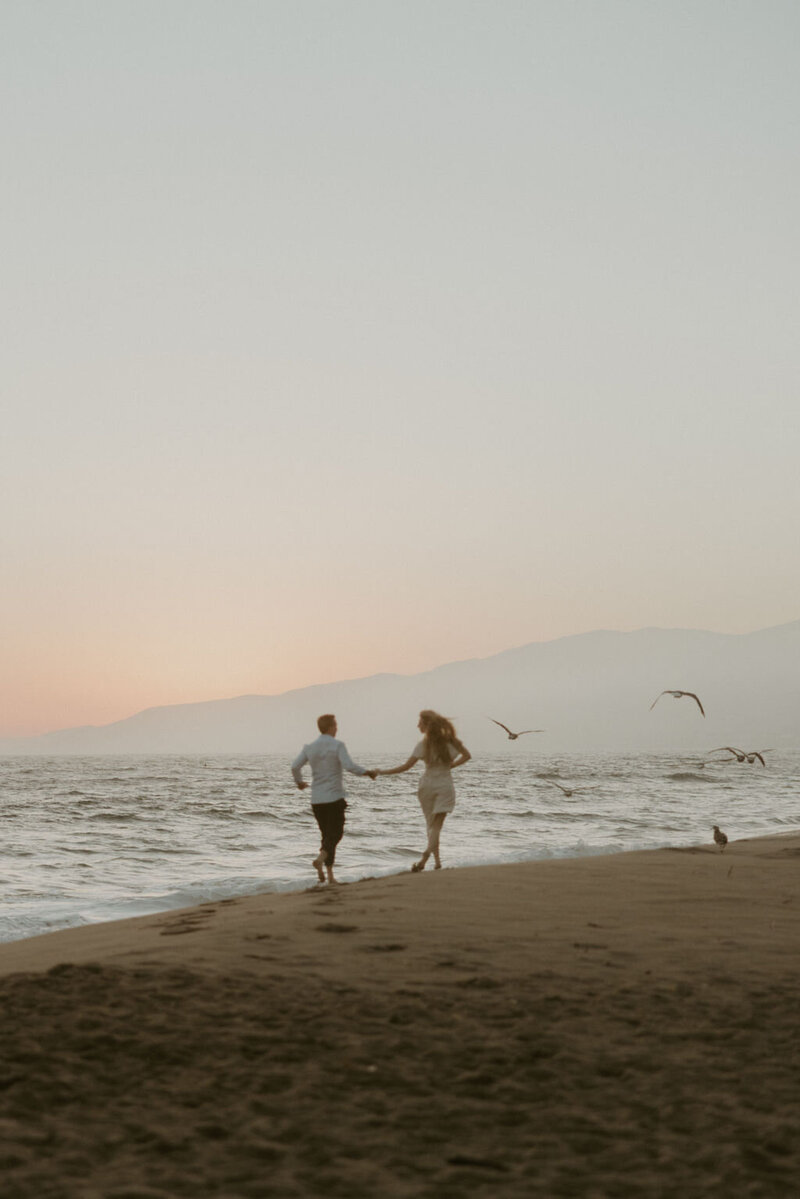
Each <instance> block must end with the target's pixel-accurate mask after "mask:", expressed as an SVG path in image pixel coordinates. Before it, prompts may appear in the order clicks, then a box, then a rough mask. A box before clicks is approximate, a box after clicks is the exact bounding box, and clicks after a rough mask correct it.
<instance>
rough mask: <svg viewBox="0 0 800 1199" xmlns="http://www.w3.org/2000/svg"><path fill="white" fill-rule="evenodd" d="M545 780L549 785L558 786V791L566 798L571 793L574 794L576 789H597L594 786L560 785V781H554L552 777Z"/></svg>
mask: <svg viewBox="0 0 800 1199" xmlns="http://www.w3.org/2000/svg"><path fill="white" fill-rule="evenodd" d="M545 782H546V783H549V784H550V786H551V787H558V789H559V791H563V792H564V794H565V795H566V796H567V798H568V799H569V797H570V796H571V795H574V794H575V792H576V791H596V790H597V788H596V787H562V786H561V783H554V782H553V780H552V779H545Z"/></svg>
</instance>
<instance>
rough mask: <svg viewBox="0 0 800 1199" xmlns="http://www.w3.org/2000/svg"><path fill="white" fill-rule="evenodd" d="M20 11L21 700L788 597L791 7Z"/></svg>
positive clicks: (458, 650) (461, 3) (99, 700)
mask: <svg viewBox="0 0 800 1199" xmlns="http://www.w3.org/2000/svg"><path fill="white" fill-rule="evenodd" d="M0 18H1V19H0V113H1V114H2V115H0V131H1V133H2V146H1V147H0V148H1V149H2V155H3V161H4V164H5V166H6V170H5V172H4V176H5V183H4V187H3V190H2V198H0V205H2V214H3V222H2V225H3V244H2V261H3V267H2V280H3V313H2V317H3V320H2V323H3V334H4V335H3V352H2V357H1V358H0V363H1V366H0V372H1V373H0V388H1V390H0V395H2V405H3V420H2V431H3V437H2V482H1V483H0V503H1V511H2V516H0V555H1V556H2V574H3V587H2V600H1V603H2V608H1V609H0V622H1V624H0V627H1V629H2V632H1V633H0V637H1V638H2V641H1V642H0V656H1V660H0V692H1V694H0V734H2V733H17V732H18V733H27V732H36V731H40V730H44V729H50V728H57V727H63V726H69V725H74V724H83V723H105V722H107V721H109V720H114V719H118V718H121V717H124V716H127V715H130V714H131V713H133V712H134V711H136V710H138V709H140V708H142V707H146V706H149V705H151V704H161V703H175V702H185V701H191V700H199V699H211V698H221V697H224V696H228V695H236V694H242V693H247V692H261V693H272V692H276V691H282V690H286V689H288V688H290V687H295V686H304V685H306V684H309V683H313V682H322V681H327V680H332V679H337V678H345V677H351V676H358V675H365V674H371V673H374V672H378V671H387V670H388V671H400V672H415V671H418V670H422V669H426V668H428V667H430V666H434V665H437V664H439V663H441V662H446V661H451V660H454V659H458V658H465V657H473V656H483V655H486V654H490V653H492V652H495V651H498V650H502V649H506V648H508V647H510V646H513V645H519V644H523V643H525V642H528V641H536V640H543V639H549V638H552V637H557V636H561V635H564V634H568V633H574V632H581V631H585V630H588V629H593V628H599V627H605V628H616V629H628V628H636V627H640V626H646V625H662V626H690V627H704V628H710V629H715V630H720V631H729V632H737V631H744V630H749V629H754V628H758V627H762V626H766V625H771V624H778V623H781V622H783V621H788V620H793V619H796V618H797V617H798V616H800V598H799V597H800V554H798V521H797V514H798V511H799V510H800V503H799V501H800V494H799V491H800V489H799V487H798V451H799V450H800V405H799V404H798V390H799V389H798V383H799V382H800V369H798V368H799V367H800V338H798V315H799V311H798V262H800V244H798V242H799V241H800V239H799V238H798V215H797V214H798V212H799V211H800V187H799V186H798V184H799V183H800V165H799V162H800V149H799V147H800V138H798V129H799V128H800V71H798V57H797V48H798V45H800V7H799V6H798V5H797V4H796V3H795V2H794V0H786V2H785V3H784V2H778V0H752V2H738V0H725V2H722V0H720V2H711V0H709V2H704V0H686V2H685V3H682V2H679V0H663V2H658V0H655V2H653V0H651V2H648V3H647V4H644V3H641V4H640V3H638V2H637V0H625V2H613V0H574V2H569V0H479V2H478V0H392V2H385V0H338V2H337V0H324V2H323V0H261V2H256V0H214V2H211V0H157V2H155V0H152V2H151V0H125V2H118V0H85V2H81V0H57V2H56V0H3V4H2V9H1V10H0Z"/></svg>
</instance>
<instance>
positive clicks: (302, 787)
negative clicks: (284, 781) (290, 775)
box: [297, 779, 308, 791]
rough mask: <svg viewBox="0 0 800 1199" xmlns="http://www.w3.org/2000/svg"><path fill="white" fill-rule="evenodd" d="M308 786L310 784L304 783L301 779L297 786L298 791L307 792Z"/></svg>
mask: <svg viewBox="0 0 800 1199" xmlns="http://www.w3.org/2000/svg"><path fill="white" fill-rule="evenodd" d="M307 786H308V783H306V782H304V781H303V780H302V779H301V780H300V782H299V783H298V784H297V790H298V791H305V789H306V787H307Z"/></svg>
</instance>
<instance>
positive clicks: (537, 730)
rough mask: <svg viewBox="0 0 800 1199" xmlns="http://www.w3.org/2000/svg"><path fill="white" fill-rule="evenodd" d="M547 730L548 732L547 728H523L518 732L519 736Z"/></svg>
mask: <svg viewBox="0 0 800 1199" xmlns="http://www.w3.org/2000/svg"><path fill="white" fill-rule="evenodd" d="M545 732H547V730H546V729H523V730H522V732H521V733H517V736H518V737H521V736H522V734H523V733H545Z"/></svg>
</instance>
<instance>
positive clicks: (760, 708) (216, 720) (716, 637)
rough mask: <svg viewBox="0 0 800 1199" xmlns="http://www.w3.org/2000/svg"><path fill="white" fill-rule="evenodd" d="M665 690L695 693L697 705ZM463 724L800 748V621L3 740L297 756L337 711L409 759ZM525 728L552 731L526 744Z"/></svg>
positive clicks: (611, 739)
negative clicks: (445, 724)
mask: <svg viewBox="0 0 800 1199" xmlns="http://www.w3.org/2000/svg"><path fill="white" fill-rule="evenodd" d="M665 688H670V689H682V690H686V691H694V692H696V693H697V694H698V695H699V696H700V697H701V699H702V701H703V705H704V707H705V710H706V717H705V719H704V718H703V717H702V716H701V715H700V712H699V710H698V708H697V705H696V704H695V703H694V702H693V701H692V700H687V699H681V700H674V699H673V698H672V697H671V696H668V695H665V696H663V698H662V699H661V700H660V701H659V703H658V704H657V705H656V706H655V708H654V709H653V710H652V711H651V710H650V705H651V703H652V702H653V700H654V699H655V697H656V696H657V695H658V694H659V693H660V692H661V691H662V690H664V689H665ZM423 707H426V708H436V709H438V710H440V711H442V712H445V713H446V714H448V715H451V716H453V717H454V719H455V721H456V724H457V727H458V730H459V733H460V734H461V736H462V737H463V739H464V740H465V741H466V742H467V744H469V746H470V748H473V749H477V750H488V749H502V748H504V747H509V750H512V749H513V750H514V751H515V752H519V751H522V752H525V751H527V750H537V751H542V752H547V751H551V750H552V751H558V750H582V749H586V750H599V749H609V750H614V749H619V750H631V749H654V750H658V749H669V748H677V747H679V748H681V749H687V750H689V749H691V750H695V749H696V750H698V751H702V750H704V749H705V750H707V749H711V748H714V747H716V746H717V745H722V744H724V745H728V744H732V745H741V746H742V747H743V748H745V749H764V748H767V747H775V748H793V747H795V746H797V745H800V620H797V621H792V622H791V623H789V624H784V625H778V626H776V627H774V628H767V629H761V630H758V631H756V632H753V633H742V634H728V633H713V632H705V631H701V630H691V629H653V628H649V629H638V630H636V631H634V632H629V633H620V632H613V631H609V630H598V631H596V632H591V633H580V634H576V635H573V636H569V637H562V638H559V639H558V640H555V641H544V642H531V643H530V644H528V645H523V646H520V647H518V648H516V649H509V650H504V651H502V652H501V653H497V654H493V655H492V656H491V657H488V658H472V659H468V660H466V661H461V662H452V663H449V664H447V665H444V666H438V667H436V668H435V669H433V670H428V671H424V672H422V673H420V674H414V675H398V674H378V675H371V676H368V677H366V678H361V679H349V680H346V681H343V682H338V683H323V684H317V685H314V686H311V687H303V688H301V689H299V690H295V691H287V692H284V693H283V694H280V695H242V696H238V697H236V698H233V699H221V700H209V701H205V702H200V703H192V704H173V705H168V706H165V707H158V708H147V709H145V710H144V711H142V712H138V713H136V714H135V715H134V716H130V717H128V718H126V719H124V720H119V721H115V722H114V723H112V724H107V725H101V726H84V727H81V728H73V729H62V730H59V731H56V732H52V733H44V734H40V735H38V736H35V737H17V738H10V739H5V740H0V753H3V754H118V753H136V754H158V753H176V754H180V753H186V754H202V755H211V754H218V753H290V752H294V751H296V750H297V749H298V748H299V747H300V745H301V744H303V742H304V741H308V740H311V739H312V738H313V737H314V736H315V735H316V733H315V721H316V717H317V716H318V715H319V714H320V713H321V712H327V711H333V712H335V713H336V714H337V716H338V718H339V727H340V730H341V735H342V736H343V737H344V738H345V740H346V741H347V743H348V746H349V747H350V749H351V752H353V753H356V754H357V753H367V752H371V751H383V750H386V751H392V752H405V751H407V750H410V749H411V748H412V747H413V745H414V743H415V740H416V736H417V734H416V721H417V713H418V711H419V709H420V708H423ZM488 717H494V718H496V719H498V720H502V721H503V722H504V723H505V724H507V725H509V727H510V728H512V729H520V728H544V729H545V730H546V732H545V733H543V734H536V735H532V736H527V737H525V738H522V739H520V740H519V741H517V742H514V743H513V744H512V743H510V742H508V740H507V739H506V737H505V734H504V733H503V731H502V730H501V729H498V728H497V727H496V726H495V725H493V724H492V723H491V721H490V720H489V719H488Z"/></svg>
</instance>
